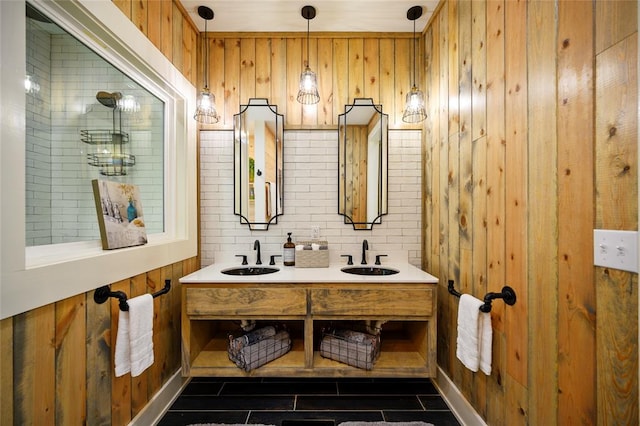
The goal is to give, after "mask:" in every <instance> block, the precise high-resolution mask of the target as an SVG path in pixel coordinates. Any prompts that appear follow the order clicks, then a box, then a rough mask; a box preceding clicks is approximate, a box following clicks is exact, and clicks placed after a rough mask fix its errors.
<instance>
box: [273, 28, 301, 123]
mask: <svg viewBox="0 0 640 426" xmlns="http://www.w3.org/2000/svg"><path fill="white" fill-rule="evenodd" d="M298 78H299V77H298ZM286 93H287V40H286V39H284V38H273V39H272V40H271V100H270V101H269V103H272V104H274V105H277V106H278V112H279V113H280V114H283V115H284V117H285V124H286V123H287V117H288V116H289V114H288V110H287V105H288V102H287V96H286Z"/></svg>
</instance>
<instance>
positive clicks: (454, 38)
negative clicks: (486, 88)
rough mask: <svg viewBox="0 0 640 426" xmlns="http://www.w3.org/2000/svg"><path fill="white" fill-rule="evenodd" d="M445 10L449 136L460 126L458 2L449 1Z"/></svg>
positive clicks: (456, 131) (454, 0)
mask: <svg viewBox="0 0 640 426" xmlns="http://www.w3.org/2000/svg"><path fill="white" fill-rule="evenodd" d="M447 8H448V9H449V15H448V17H449V22H448V27H447V31H448V32H449V34H448V36H447V38H448V40H449V114H448V118H449V130H448V132H449V134H450V135H452V134H455V133H458V129H459V127H458V126H459V124H460V111H459V109H458V108H459V102H460V100H459V99H458V84H459V80H458V72H459V69H458V60H459V53H458V52H459V47H460V46H459V45H458V36H459V35H460V34H459V31H458V0H449V1H448V2H447Z"/></svg>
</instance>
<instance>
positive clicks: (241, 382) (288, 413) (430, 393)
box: [158, 378, 460, 426]
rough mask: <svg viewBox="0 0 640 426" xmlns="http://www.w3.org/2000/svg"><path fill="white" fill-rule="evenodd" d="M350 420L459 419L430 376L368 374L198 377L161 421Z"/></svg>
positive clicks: (443, 424)
mask: <svg viewBox="0 0 640 426" xmlns="http://www.w3.org/2000/svg"><path fill="white" fill-rule="evenodd" d="M346 421H367V422H374V421H387V422H408V421H423V422H427V423H433V424H434V425H435V426H459V425H460V423H459V422H458V421H457V420H456V418H455V417H454V415H453V414H452V413H451V411H450V410H449V407H448V406H447V405H446V403H445V402H444V400H443V399H442V397H441V396H440V395H439V394H438V391H437V390H436V388H435V387H434V386H433V384H432V383H431V381H430V380H429V379H366V378H364V379H355V378H349V379H295V378H293V379H289V378H287V379H284V378H283V379H276V378H194V379H193V380H192V381H191V382H190V383H189V384H188V385H187V387H186V388H185V390H184V391H183V392H182V394H181V395H180V396H179V397H178V398H177V399H176V401H175V402H174V403H173V405H172V406H171V407H170V408H169V410H168V411H167V413H165V415H164V417H163V418H162V420H161V421H160V422H159V423H158V425H159V426H170V425H180V426H182V425H189V424H194V423H259V424H267V425H276V426H298V425H300V426H302V425H305V424H306V425H309V426H331V425H336V426H337V425H338V424H340V423H341V422H346Z"/></svg>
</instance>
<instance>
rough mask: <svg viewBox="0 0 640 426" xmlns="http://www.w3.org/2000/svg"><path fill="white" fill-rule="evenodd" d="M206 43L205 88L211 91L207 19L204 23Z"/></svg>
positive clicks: (204, 40)
mask: <svg viewBox="0 0 640 426" xmlns="http://www.w3.org/2000/svg"><path fill="white" fill-rule="evenodd" d="M202 39H203V43H204V88H205V89H209V85H208V83H207V82H208V81H209V43H208V42H207V19H205V21H204V34H203V36H202Z"/></svg>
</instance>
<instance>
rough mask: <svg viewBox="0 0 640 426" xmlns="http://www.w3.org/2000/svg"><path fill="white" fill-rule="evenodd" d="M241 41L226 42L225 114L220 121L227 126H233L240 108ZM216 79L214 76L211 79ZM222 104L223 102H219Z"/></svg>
mask: <svg viewBox="0 0 640 426" xmlns="http://www.w3.org/2000/svg"><path fill="white" fill-rule="evenodd" d="M240 68H241V67H240V39H239V38H226V39H225V41H224V98H223V99H224V113H221V112H220V111H218V113H219V114H220V121H221V122H222V123H224V124H225V125H227V126H232V125H233V115H234V114H237V113H238V111H239V108H240V87H239V86H240ZM209 78H212V79H215V77H213V74H212V75H211V76H210V77H209ZM218 102H222V101H218Z"/></svg>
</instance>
